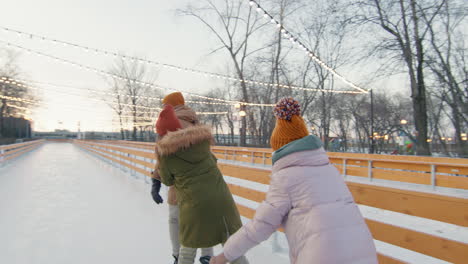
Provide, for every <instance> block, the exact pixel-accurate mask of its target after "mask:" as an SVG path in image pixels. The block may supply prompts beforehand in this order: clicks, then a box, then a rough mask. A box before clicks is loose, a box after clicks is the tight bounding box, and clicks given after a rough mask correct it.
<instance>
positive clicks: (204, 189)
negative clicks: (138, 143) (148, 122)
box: [156, 106, 248, 264]
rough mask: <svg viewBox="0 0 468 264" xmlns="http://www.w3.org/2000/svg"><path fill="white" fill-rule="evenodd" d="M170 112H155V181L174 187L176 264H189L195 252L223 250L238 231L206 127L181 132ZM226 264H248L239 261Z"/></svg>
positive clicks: (238, 221)
mask: <svg viewBox="0 0 468 264" xmlns="http://www.w3.org/2000/svg"><path fill="white" fill-rule="evenodd" d="M181 127H182V126H181V125H180V123H179V121H178V120H177V118H176V116H175V114H174V111H173V108H172V107H171V106H166V107H165V108H164V110H163V111H162V112H161V114H160V116H159V118H158V121H157V124H156V130H157V132H158V134H159V135H160V136H163V137H162V139H161V140H159V141H158V143H157V144H156V149H157V158H158V162H159V174H160V176H161V181H162V183H164V184H165V185H167V186H175V189H176V194H177V203H178V206H179V212H180V213H179V221H180V223H179V226H180V229H179V239H180V243H181V245H182V247H181V249H180V253H179V264H192V263H193V261H194V259H195V255H196V249H197V248H207V247H212V246H215V245H217V244H224V242H226V241H227V239H228V237H229V235H231V234H234V233H235V232H236V231H237V230H238V229H239V228H240V227H241V226H242V222H241V219H240V215H239V212H238V210H237V207H236V205H235V202H234V199H233V198H232V194H231V192H230V191H229V188H228V186H227V184H226V182H225V181H224V178H223V175H222V174H221V172H220V170H219V169H218V166H217V164H216V158H215V157H214V155H213V154H212V153H211V149H210V146H211V143H212V142H213V136H212V134H211V128H210V127H208V126H200V125H199V126H194V127H188V128H185V129H181ZM232 263H239V264H241V263H248V262H247V260H246V259H245V257H241V258H239V259H237V260H236V261H234V262H232Z"/></svg>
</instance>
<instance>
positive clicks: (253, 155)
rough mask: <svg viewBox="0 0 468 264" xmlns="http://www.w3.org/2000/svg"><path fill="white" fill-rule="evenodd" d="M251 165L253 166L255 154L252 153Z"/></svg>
mask: <svg viewBox="0 0 468 264" xmlns="http://www.w3.org/2000/svg"><path fill="white" fill-rule="evenodd" d="M251 153H252V164H255V153H254V152H253V151H252V152H251Z"/></svg>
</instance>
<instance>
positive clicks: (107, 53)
mask: <svg viewBox="0 0 468 264" xmlns="http://www.w3.org/2000/svg"><path fill="white" fill-rule="evenodd" d="M250 3H251V4H252V3H254V4H256V3H255V2H254V1H250ZM257 6H258V8H260V10H263V8H261V7H260V6H259V5H258V4H257ZM258 8H257V10H258ZM263 12H264V13H265V14H266V15H267V16H269V17H270V18H271V19H272V21H273V20H274V19H273V17H272V16H270V15H269V14H268V13H266V11H265V10H263ZM275 22H276V21H275ZM278 24H279V23H278ZM0 28H2V29H3V30H4V31H5V32H7V33H15V34H17V35H18V36H19V37H26V38H29V39H39V40H41V41H48V42H51V43H53V44H61V45H64V46H66V47H72V48H78V49H81V50H83V51H85V52H94V53H95V54H101V55H104V56H111V57H114V58H120V59H122V60H130V61H135V62H138V63H143V64H147V65H154V66H157V67H163V68H165V69H172V70H177V71H179V72H181V71H182V72H187V73H194V74H198V75H203V76H205V77H211V78H216V79H223V80H228V81H234V82H239V83H242V82H244V83H246V84H251V85H261V86H266V87H278V88H282V89H294V90H303V91H321V92H330V93H351V94H353V93H366V92H367V91H365V90H363V89H361V88H360V87H358V86H356V85H354V84H352V83H351V82H349V81H347V80H346V79H344V77H342V76H341V75H339V74H338V73H336V71H334V70H333V69H331V68H330V67H328V66H327V65H326V64H325V63H323V62H322V61H321V60H320V59H318V57H317V56H315V55H313V53H312V52H311V51H310V52H309V53H310V54H312V55H313V56H311V58H312V59H314V60H316V61H317V63H319V64H320V65H321V66H322V67H325V68H326V69H327V70H329V71H330V70H332V71H333V72H332V73H333V74H336V76H337V77H338V76H341V79H343V81H344V82H345V83H346V84H348V85H350V86H351V87H353V88H355V89H358V90H360V92H356V91H337V90H329V89H317V88H310V87H301V86H294V85H286V84H277V83H268V82H260V81H254V80H246V79H240V78H235V77H232V76H228V75H223V74H219V73H212V72H207V71H201V70H196V69H191V68H187V67H181V66H177V65H172V64H167V63H161V62H157V61H154V60H147V59H143V58H138V57H134V56H127V55H121V54H118V53H115V52H112V51H107V50H102V49H97V48H92V47H88V46H84V45H80V44H76V43H71V42H68V41H63V40H59V39H53V38H49V37H46V36H42V35H37V34H33V33H30V32H24V31H20V30H16V29H11V28H7V27H3V26H0ZM281 28H282V27H281ZM282 30H283V28H282ZM284 30H285V29H284ZM285 31H286V30H285ZM286 32H288V31H286ZM291 37H292V36H291ZM293 39H294V38H293ZM301 45H302V43H301ZM304 48H305V46H304ZM339 78H340V77H339Z"/></svg>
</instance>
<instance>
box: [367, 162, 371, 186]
mask: <svg viewBox="0 0 468 264" xmlns="http://www.w3.org/2000/svg"><path fill="white" fill-rule="evenodd" d="M368 164H369V167H368V170H367V176H368V177H369V180H370V181H372V160H369V161H368Z"/></svg>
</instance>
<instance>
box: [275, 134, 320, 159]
mask: <svg viewBox="0 0 468 264" xmlns="http://www.w3.org/2000/svg"><path fill="white" fill-rule="evenodd" d="M322 146H323V144H322V141H321V140H320V139H319V138H318V137H316V136H314V135H310V136H305V137H303V138H301V139H298V140H294V141H292V142H289V143H288V144H286V145H284V146H282V147H281V148H280V149H278V150H277V151H275V152H274V153H273V158H272V161H273V164H275V162H277V161H278V160H279V159H281V158H283V157H285V156H287V155H289V154H292V153H294V152H300V151H306V150H314V149H319V148H321V147H322Z"/></svg>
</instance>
